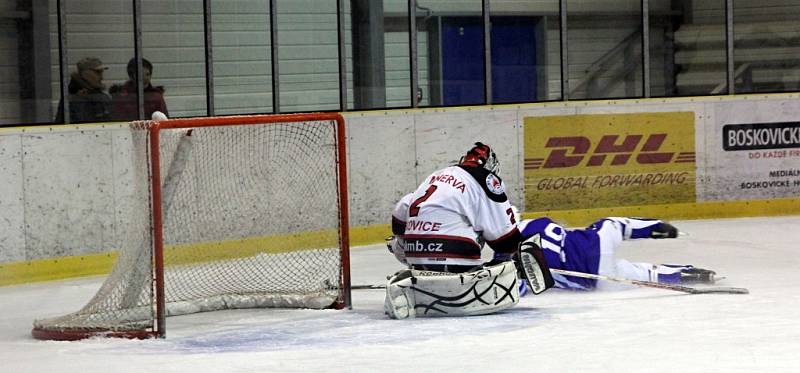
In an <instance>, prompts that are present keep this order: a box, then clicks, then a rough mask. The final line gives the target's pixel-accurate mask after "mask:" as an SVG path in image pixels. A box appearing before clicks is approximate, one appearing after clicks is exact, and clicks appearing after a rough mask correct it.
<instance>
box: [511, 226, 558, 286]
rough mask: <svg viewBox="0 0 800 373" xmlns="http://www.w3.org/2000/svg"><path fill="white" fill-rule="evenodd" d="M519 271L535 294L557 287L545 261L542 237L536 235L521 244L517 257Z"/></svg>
mask: <svg viewBox="0 0 800 373" xmlns="http://www.w3.org/2000/svg"><path fill="white" fill-rule="evenodd" d="M515 259H516V262H517V263H516V264H517V269H518V270H519V272H520V277H521V278H522V280H524V281H525V282H527V285H528V289H530V291H531V292H532V293H533V294H540V293H542V292H544V291H545V290H547V289H550V288H551V287H553V286H554V285H555V281H553V275H552V274H550V268H549V267H548V266H547V262H546V261H545V260H544V253H543V252H542V244H541V237H539V234H538V233H537V234H535V235H533V236H531V237H530V238H528V239H527V240H525V241H522V242H521V243H520V244H519V251H518V252H517V255H516V258H515Z"/></svg>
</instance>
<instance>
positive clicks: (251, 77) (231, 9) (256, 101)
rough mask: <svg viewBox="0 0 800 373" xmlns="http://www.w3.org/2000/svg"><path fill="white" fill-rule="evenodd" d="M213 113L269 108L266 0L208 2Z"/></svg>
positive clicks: (269, 42) (268, 42)
mask: <svg viewBox="0 0 800 373" xmlns="http://www.w3.org/2000/svg"><path fill="white" fill-rule="evenodd" d="M211 12H212V16H211V30H212V45H213V47H214V50H213V52H214V53H213V66H214V109H215V110H214V113H215V114H217V115H230V114H253V113H262V114H263V113H271V112H272V57H271V53H270V50H271V45H272V43H271V41H270V28H269V25H270V13H269V0H226V1H212V2H211Z"/></svg>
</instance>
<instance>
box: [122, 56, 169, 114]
mask: <svg viewBox="0 0 800 373" xmlns="http://www.w3.org/2000/svg"><path fill="white" fill-rule="evenodd" d="M142 70H143V71H144V76H143V79H142V82H143V83H144V118H145V119H150V118H151V117H152V115H153V112H154V111H160V112H162V113H164V114H165V115H167V116H169V112H168V111H167V103H166V102H165V101H164V87H162V86H158V87H154V86H153V85H152V84H150V78H151V77H152V75H153V64H151V63H150V61H148V60H146V59H144V58H142ZM136 82H137V79H136V58H131V60H130V61H128V81H126V82H125V84H121V85H120V84H116V85H113V86H112V87H111V89H110V90H109V92H110V93H111V96H112V98H113V101H114V109H113V111H114V112H113V117H114V119H116V120H136V119H139V106H138V100H137V96H136V95H137V92H136V91H137V90H136Z"/></svg>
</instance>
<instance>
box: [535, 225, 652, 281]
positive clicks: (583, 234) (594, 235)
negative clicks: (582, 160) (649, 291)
mask: <svg viewBox="0 0 800 373" xmlns="http://www.w3.org/2000/svg"><path fill="white" fill-rule="evenodd" d="M661 223H662V222H661V220H657V219H647V218H618V217H609V218H603V219H600V220H598V221H596V222H594V223H593V224H592V225H590V226H589V227H587V228H584V229H571V230H568V229H565V228H564V227H562V226H560V225H558V224H556V223H555V222H553V221H552V220H550V219H549V218H538V219H533V220H525V221H522V222H520V224H519V227H520V233H521V234H522V238H523V239H527V238H528V237H531V236H533V235H535V234H537V233H538V234H539V236H540V237H541V240H542V251H543V252H544V257H545V260H546V261H547V265H548V266H549V267H550V268H553V269H564V270H568V271H574V272H583V273H591V274H598V273H599V272H601V271H602V270H601V269H600V267H601V262H602V261H601V257H604V258H605V261H606V265H608V264H611V265H616V264H615V263H613V262H612V263H609V260H610V259H613V253H614V251H615V250H616V246H617V245H619V243H621V242H622V241H623V240H630V239H640V238H653V237H655V236H654V234H653V232H654V230H656V229H657V228H658V227H659V226H660V225H661ZM606 272H608V268H606ZM659 276H660V275H659ZM553 280H555V282H556V287H560V288H565V289H580V290H589V289H594V288H595V287H596V286H597V280H592V279H586V278H582V277H573V276H563V275H559V274H557V273H553Z"/></svg>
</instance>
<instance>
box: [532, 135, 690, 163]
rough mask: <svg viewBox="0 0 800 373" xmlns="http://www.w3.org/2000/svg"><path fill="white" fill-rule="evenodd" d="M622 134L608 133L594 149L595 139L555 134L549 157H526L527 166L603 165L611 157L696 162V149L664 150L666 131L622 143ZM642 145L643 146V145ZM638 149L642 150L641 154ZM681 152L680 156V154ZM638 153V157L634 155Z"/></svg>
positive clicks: (632, 137)
mask: <svg viewBox="0 0 800 373" xmlns="http://www.w3.org/2000/svg"><path fill="white" fill-rule="evenodd" d="M620 137H621V136H619V135H605V136H603V137H602V138H600V142H599V143H598V144H597V146H595V147H594V150H592V141H591V140H590V139H589V138H587V137H583V136H568V137H551V138H549V139H547V144H546V145H545V147H546V148H553V150H551V151H550V154H549V155H548V156H547V158H526V159H525V169H526V170H529V169H539V168H563V167H575V166H577V165H579V164H581V162H583V161H584V159H587V158H588V161H587V162H586V166H588V167H595V166H602V165H603V164H605V163H606V160H607V159H609V158H610V159H611V162H610V165H611V166H622V165H626V164H628V162H629V161H630V159H631V158H633V159H634V160H635V162H636V163H638V164H642V165H649V164H659V163H670V162H675V163H693V162H694V161H695V153H694V152H677V153H676V152H661V151H659V150H661V145H662V144H663V143H664V140H666V138H667V134H666V133H655V134H651V135H648V136H647V139H646V140H644V142H642V139H643V138H644V135H626V136H625V137H624V138H623V139H622V141H621V142H619V141H618V140H619V138H620ZM639 144H642V145H641V148H639ZM637 148H639V149H638V153H637ZM676 154H677V156H676ZM634 155H635V157H634Z"/></svg>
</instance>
